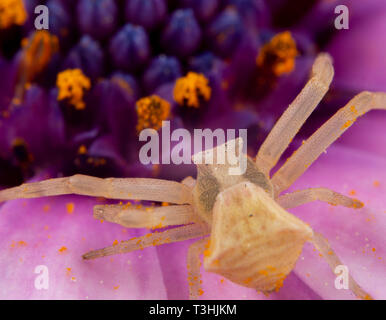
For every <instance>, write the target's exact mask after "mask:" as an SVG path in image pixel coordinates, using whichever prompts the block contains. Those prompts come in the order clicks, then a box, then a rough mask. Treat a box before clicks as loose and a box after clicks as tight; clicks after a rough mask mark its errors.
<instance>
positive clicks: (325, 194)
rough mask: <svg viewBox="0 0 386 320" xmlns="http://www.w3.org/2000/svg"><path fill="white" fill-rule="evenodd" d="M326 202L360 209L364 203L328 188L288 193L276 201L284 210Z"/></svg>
mask: <svg viewBox="0 0 386 320" xmlns="http://www.w3.org/2000/svg"><path fill="white" fill-rule="evenodd" d="M317 200H319V201H324V202H327V203H329V204H331V205H333V206H344V207H347V208H354V209H360V208H362V207H363V203H362V202H361V201H359V200H357V199H353V198H350V197H346V196H344V195H343V194H340V193H338V192H335V191H332V190H330V189H327V188H309V189H305V190H299V191H295V192H292V193H286V194H284V195H282V196H280V197H279V198H277V199H276V202H277V203H278V204H280V205H281V206H282V207H283V208H284V209H291V208H295V207H298V206H301V205H302V204H305V203H308V202H312V201H317Z"/></svg>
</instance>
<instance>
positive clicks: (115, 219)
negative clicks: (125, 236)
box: [94, 205, 194, 229]
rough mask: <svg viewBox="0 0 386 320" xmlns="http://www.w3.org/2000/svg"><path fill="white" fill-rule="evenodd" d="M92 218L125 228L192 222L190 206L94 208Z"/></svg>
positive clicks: (161, 226) (151, 227)
mask: <svg viewBox="0 0 386 320" xmlns="http://www.w3.org/2000/svg"><path fill="white" fill-rule="evenodd" d="M94 218H96V219H99V220H101V219H102V220H105V221H109V222H112V223H117V224H120V225H121V226H124V227H126V228H149V229H156V228H157V229H158V228H164V227H167V226H173V225H174V226H175V225H183V224H188V223H192V222H193V221H194V212H193V208H192V206H191V205H176V206H165V207H147V208H136V207H134V206H129V205H98V206H94Z"/></svg>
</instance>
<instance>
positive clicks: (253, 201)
mask: <svg viewBox="0 0 386 320" xmlns="http://www.w3.org/2000/svg"><path fill="white" fill-rule="evenodd" d="M333 74H334V69H333V66H332V62H331V58H330V57H329V56H328V55H327V54H320V55H319V56H318V57H317V59H316V61H315V63H314V65H313V68H312V74H311V79H310V80H309V81H308V82H307V84H306V86H305V87H304V89H303V90H302V91H301V93H300V94H299V95H298V96H297V97H296V99H295V101H294V102H293V103H292V104H291V105H290V106H289V107H288V109H287V110H286V111H285V112H284V114H283V115H282V117H281V118H280V119H279V120H278V122H277V123H276V124H275V126H274V128H273V129H272V131H271V132H270V133H269V135H268V137H267V138H266V140H265V141H264V143H263V145H262V146H261V148H260V150H259V152H258V154H257V156H256V161H254V160H252V159H251V158H248V159H247V170H246V171H245V173H244V174H243V175H229V174H228V170H227V169H228V168H229V164H223V165H216V164H214V165H209V164H198V165H197V171H198V174H197V180H195V179H193V178H192V177H188V178H186V179H184V180H183V181H182V183H179V182H175V181H167V180H159V179H145V178H127V179H126V178H122V179H115V178H111V179H100V178H96V177H90V176H84V175H75V176H72V177H67V178H58V179H50V180H46V181H41V182H35V183H29V184H23V185H21V186H19V187H15V188H11V189H7V190H3V191H0V201H6V200H11V199H16V198H36V197H42V196H56V195H62V194H80V195H88V196H95V197H105V198H112V199H127V200H150V201H159V202H169V203H173V204H176V205H171V206H158V207H154V208H150V209H149V208H148V209H149V210H144V209H138V208H134V207H129V206H125V205H97V206H95V207H94V216H95V217H96V218H98V219H104V220H107V221H110V222H113V223H118V224H120V225H122V226H125V227H130V228H144V227H147V228H153V227H156V226H158V225H162V226H172V225H174V226H176V225H184V226H180V227H176V228H173V229H169V230H167V231H163V232H158V233H157V232H156V233H150V234H148V235H146V236H143V237H140V238H136V239H131V240H128V241H124V242H121V243H119V244H115V245H113V246H110V247H107V248H104V249H99V250H95V251H91V252H88V253H86V254H85V255H84V256H83V258H84V259H86V260H87V259H95V258H99V257H104V256H109V255H113V254H118V253H125V252H130V251H134V250H138V249H142V248H145V247H149V246H153V245H161V244H164V243H170V242H177V241H183V240H188V239H193V238H201V239H200V240H198V241H197V242H195V243H194V244H192V245H191V247H190V249H189V252H188V261H187V266H188V273H189V285H190V297H191V298H193V299H195V298H198V297H199V295H200V255H201V254H202V253H204V268H205V270H207V271H209V272H214V273H217V274H220V275H222V276H224V277H226V278H227V279H229V280H231V281H233V282H235V283H237V284H240V285H242V286H246V287H250V288H255V289H256V290H258V291H262V292H270V291H272V290H275V289H277V288H278V287H280V285H281V283H282V282H283V280H284V278H285V277H286V276H287V275H288V274H289V273H290V272H291V270H292V269H293V268H294V266H295V263H296V261H297V259H298V257H299V255H300V253H301V251H302V248H303V245H304V243H305V242H306V241H310V242H312V243H313V244H314V246H315V247H316V248H317V249H318V250H319V251H320V252H321V253H322V255H323V257H324V258H325V259H326V260H327V261H328V263H329V265H330V266H331V268H332V270H334V269H335V267H336V266H338V265H340V264H341V262H340V260H339V258H338V257H337V256H336V255H335V253H334V252H333V250H332V249H331V248H330V246H329V245H328V242H327V240H325V239H324V238H323V237H322V236H321V235H319V234H318V233H315V232H314V231H313V230H312V229H311V228H310V227H309V226H308V225H307V224H305V223H304V222H303V221H301V220H300V219H298V218H296V217H295V216H294V215H292V214H290V213H289V212H287V211H286V210H285V209H289V208H293V207H296V206H298V205H301V204H304V203H306V202H311V201H315V200H320V201H325V202H328V203H330V204H333V205H342V206H345V207H350V208H360V207H362V206H363V204H362V203H361V202H360V201H358V200H355V199H351V198H349V197H346V196H344V195H341V194H339V193H336V192H334V191H331V190H328V189H324V188H317V189H312V188H311V189H307V190H302V191H297V192H294V193H288V194H284V195H281V193H282V192H283V191H285V190H286V189H288V188H289V187H290V186H291V185H292V184H293V183H294V182H295V181H296V180H297V179H298V178H299V177H300V176H301V175H302V174H303V173H304V172H305V171H306V170H307V168H308V167H309V166H310V165H311V164H312V163H313V162H314V161H315V160H316V159H317V158H318V157H319V156H320V154H321V153H323V152H324V150H325V149H326V148H327V147H328V146H329V145H330V144H331V143H333V142H334V141H335V140H336V139H337V138H338V137H339V136H340V135H341V134H342V133H343V132H345V131H346V130H347V128H349V127H350V126H351V125H352V124H353V122H354V121H355V120H356V119H357V117H359V116H361V115H363V114H365V113H366V112H367V111H369V110H371V109H386V93H370V92H362V93H360V94H358V95H357V96H355V97H354V98H353V99H352V100H351V101H350V102H349V103H348V104H347V105H346V106H345V107H343V108H342V109H340V110H339V111H338V112H337V113H336V114H335V115H334V116H333V117H332V118H331V119H329V120H328V121H327V122H326V123H325V124H324V125H323V126H322V127H321V128H319V130H317V131H316V132H315V133H314V134H313V135H312V136H311V137H310V138H309V139H308V140H307V141H306V142H305V143H304V144H303V145H302V146H301V147H300V148H299V149H298V150H297V151H296V152H295V153H294V154H293V155H292V156H291V157H290V158H289V159H288V160H287V162H286V163H285V164H284V165H283V166H282V167H281V168H280V169H279V170H278V171H277V172H276V173H275V174H274V175H273V176H272V177H271V175H270V171H271V169H272V168H273V167H274V166H275V165H276V164H277V162H278V160H279V158H280V157H281V155H282V154H283V152H284V151H285V149H286V148H287V147H288V145H289V144H290V142H291V141H292V139H293V138H294V136H295V135H296V134H297V132H298V131H299V129H300V128H301V126H302V125H303V123H304V122H305V121H306V119H307V118H308V117H309V116H310V114H311V112H312V111H313V110H314V109H315V108H316V106H317V105H318V103H319V102H320V101H321V100H322V98H323V96H324V95H325V94H326V92H327V91H328V88H329V85H330V83H331V81H332V78H333ZM237 143H242V141H241V140H240V139H238V140H237ZM236 149H237V148H236ZM210 152H212V155H216V154H217V153H216V148H215V149H213V150H209V153H210ZM207 154H208V152H206V153H204V156H205V155H207ZM244 156H246V155H244ZM215 163H216V162H215ZM208 237H209V241H208ZM349 280H350V281H349V288H350V289H351V291H352V292H353V293H354V294H355V295H356V296H357V297H359V298H363V299H368V298H371V297H370V296H369V295H368V294H367V293H366V292H364V291H363V290H362V289H361V287H360V286H359V285H358V284H357V283H356V282H355V281H354V279H352V278H351V277H350V279H349Z"/></svg>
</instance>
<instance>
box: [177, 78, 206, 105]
mask: <svg viewBox="0 0 386 320" xmlns="http://www.w3.org/2000/svg"><path fill="white" fill-rule="evenodd" d="M211 93H212V90H211V88H210V86H209V81H208V79H207V78H205V76H204V75H203V74H201V73H200V74H198V73H195V72H189V73H188V74H187V75H186V76H185V77H182V78H179V79H178V80H177V81H176V85H175V86H174V92H173V95H174V100H175V101H176V102H177V103H178V104H180V105H187V106H188V107H193V108H198V107H199V106H200V98H201V99H204V100H205V101H208V100H209V99H210V96H211Z"/></svg>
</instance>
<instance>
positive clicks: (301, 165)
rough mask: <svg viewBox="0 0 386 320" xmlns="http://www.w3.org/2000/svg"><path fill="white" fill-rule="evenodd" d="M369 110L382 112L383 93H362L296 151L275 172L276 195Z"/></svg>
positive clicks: (384, 95) (286, 187) (273, 180)
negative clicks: (380, 110)
mask: <svg viewBox="0 0 386 320" xmlns="http://www.w3.org/2000/svg"><path fill="white" fill-rule="evenodd" d="M372 109H384V110H386V93H381V92H377V93H371V92H367V91H364V92H362V93H360V94H358V95H356V96H355V97H354V98H353V99H351V100H350V101H349V102H348V103H347V105H346V106H344V107H343V108H341V109H340V110H339V111H338V112H337V113H336V114H335V115H334V116H333V117H331V118H330V119H329V120H328V121H327V122H326V123H324V124H323V125H322V126H321V127H320V128H319V129H318V130H317V131H316V132H315V133H314V134H313V135H312V136H311V137H310V138H308V140H307V141H306V142H305V143H304V144H303V145H302V146H301V147H300V148H299V149H298V150H296V151H295V152H294V153H293V154H292V156H291V157H290V158H289V159H288V161H287V162H286V163H285V164H284V165H283V166H282V167H281V168H280V169H279V170H278V171H277V172H276V173H275V175H274V176H273V178H272V183H273V184H274V186H275V188H276V190H275V191H276V194H279V193H280V192H282V191H284V190H286V189H288V188H289V187H290V186H291V185H292V184H293V183H294V182H295V181H296V180H297V179H298V178H299V177H300V176H301V175H302V174H303V173H304V172H305V171H306V170H307V168H308V167H309V166H310V165H311V164H312V163H313V162H314V161H315V160H316V159H317V158H318V157H319V156H320V155H321V154H322V153H323V152H324V151H325V150H326V148H327V147H328V146H330V145H331V144H332V143H333V142H334V141H335V140H336V139H338V138H339V137H340V136H341V135H342V134H343V132H345V131H346V130H347V129H348V128H349V127H350V126H351V125H352V124H353V123H354V122H355V120H356V119H357V118H358V117H359V116H362V115H364V114H365V113H366V112H368V111H370V110H372Z"/></svg>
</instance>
